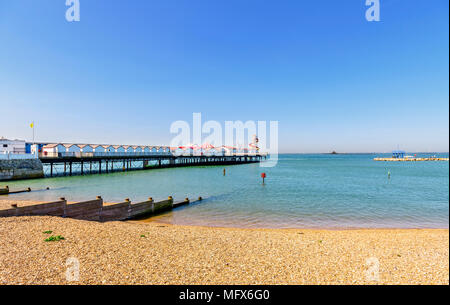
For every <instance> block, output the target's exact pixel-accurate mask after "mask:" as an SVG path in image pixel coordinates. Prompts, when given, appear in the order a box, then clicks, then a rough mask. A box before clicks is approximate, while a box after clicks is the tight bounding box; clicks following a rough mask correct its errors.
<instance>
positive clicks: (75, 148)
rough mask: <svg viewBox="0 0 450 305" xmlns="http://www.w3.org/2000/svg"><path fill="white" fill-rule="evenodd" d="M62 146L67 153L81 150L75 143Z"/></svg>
mask: <svg viewBox="0 0 450 305" xmlns="http://www.w3.org/2000/svg"><path fill="white" fill-rule="evenodd" d="M64 146H66V148H67V152H68V153H80V152H81V147H80V146H78V145H77V144H64Z"/></svg>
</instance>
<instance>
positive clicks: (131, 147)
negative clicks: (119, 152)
mask: <svg viewBox="0 0 450 305" xmlns="http://www.w3.org/2000/svg"><path fill="white" fill-rule="evenodd" d="M124 148H125V153H127V154H131V153H134V149H133V146H124Z"/></svg>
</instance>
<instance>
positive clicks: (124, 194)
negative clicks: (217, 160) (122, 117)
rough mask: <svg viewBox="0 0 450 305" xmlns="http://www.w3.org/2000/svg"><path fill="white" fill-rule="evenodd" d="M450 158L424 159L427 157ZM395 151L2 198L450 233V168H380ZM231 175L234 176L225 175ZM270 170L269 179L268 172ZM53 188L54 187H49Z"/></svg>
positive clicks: (275, 224) (43, 183) (190, 220)
mask: <svg viewBox="0 0 450 305" xmlns="http://www.w3.org/2000/svg"><path fill="white" fill-rule="evenodd" d="M430 155H436V156H438V157H447V158H448V153H446V154H418V157H426V156H430ZM389 156H390V155H389V154H333V155H332V154H281V155H279V156H278V163H277V165H276V166H274V167H262V166H260V164H258V163H253V164H244V165H232V166H198V167H184V168H167V169H152V170H140V171H129V172H116V173H110V174H100V175H99V174H96V175H85V176H71V177H67V176H66V177H56V178H44V179H34V180H22V181H8V182H0V186H1V185H2V184H4V185H8V186H9V187H10V189H11V190H13V189H23V188H27V187H31V189H32V190H33V191H32V192H29V193H21V194H13V195H7V196H0V200H17V201H20V200H36V201H55V200H57V199H58V198H60V197H65V198H66V199H67V200H68V201H70V202H77V201H84V200H91V199H94V198H95V197H96V196H102V198H103V199H104V201H105V202H123V201H124V199H125V198H129V199H130V200H131V201H132V202H134V203H138V202H142V201H145V200H147V198H149V197H152V198H153V199H154V200H164V199H166V198H167V197H168V196H173V197H174V199H175V200H176V201H177V200H184V198H189V199H190V200H192V201H194V200H196V199H197V198H198V197H200V196H201V197H202V198H203V200H202V201H197V202H194V203H192V204H190V205H187V206H184V207H180V208H177V209H174V210H172V211H170V212H167V213H165V214H162V215H159V216H154V217H150V218H148V219H145V220H143V221H157V222H162V223H170V224H182V225H199V226H214V227H242V228H326V229H350V228H448V227H449V162H446V161H427V162H379V161H374V160H373V158H375V157H389ZM224 169H225V174H224ZM262 173H265V175H266V178H265V179H264V180H265V181H264V183H263V181H262V177H261V174H262ZM47 187H49V188H50V189H49V190H46V188H47Z"/></svg>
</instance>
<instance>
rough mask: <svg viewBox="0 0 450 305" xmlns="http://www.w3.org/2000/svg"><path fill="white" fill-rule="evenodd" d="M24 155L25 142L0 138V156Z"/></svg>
mask: <svg viewBox="0 0 450 305" xmlns="http://www.w3.org/2000/svg"><path fill="white" fill-rule="evenodd" d="M8 153H9V154H25V153H26V150H25V141H23V140H17V139H15V140H9V139H6V138H3V137H1V138H0V154H8Z"/></svg>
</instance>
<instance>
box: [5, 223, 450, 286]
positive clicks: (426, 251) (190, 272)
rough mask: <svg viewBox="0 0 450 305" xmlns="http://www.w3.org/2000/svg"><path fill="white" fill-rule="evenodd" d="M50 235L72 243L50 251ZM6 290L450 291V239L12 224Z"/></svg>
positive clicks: (432, 233)
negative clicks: (246, 287) (309, 287)
mask: <svg viewBox="0 0 450 305" xmlns="http://www.w3.org/2000/svg"><path fill="white" fill-rule="evenodd" d="M47 230H51V231H53V232H52V233H51V234H45V233H43V232H44V231H47ZM50 235H53V236H57V235H61V236H63V237H64V240H60V241H53V242H45V241H44V239H45V238H47V237H49V236H50ZM69 258H76V259H77V260H78V261H79V266H80V267H79V279H78V281H68V280H67V279H68V278H66V271H67V267H66V262H67V259H69ZM69 262H70V261H69ZM73 266H74V265H73V264H72V263H69V265H68V267H69V271H71V270H73V269H71V267H73ZM69 274H72V275H73V274H74V273H70V272H69ZM69 279H70V277H69ZM0 284H447V285H448V284H449V231H448V229H363V230H341V231H339V230H304V229H238V228H210V227H195V226H178V225H168V224H161V223H156V222H148V223H142V222H109V223H97V222H89V221H81V220H74V219H63V218H58V217H47V216H45V217H12V218H2V219H0Z"/></svg>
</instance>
